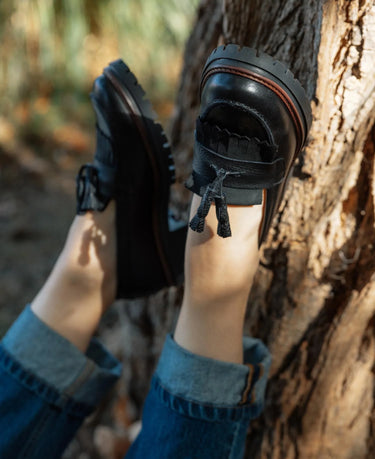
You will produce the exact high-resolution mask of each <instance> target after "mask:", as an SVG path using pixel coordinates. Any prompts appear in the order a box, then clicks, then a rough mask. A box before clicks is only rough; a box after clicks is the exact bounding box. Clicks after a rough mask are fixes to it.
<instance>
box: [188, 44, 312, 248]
mask: <svg viewBox="0 0 375 459" xmlns="http://www.w3.org/2000/svg"><path fill="white" fill-rule="evenodd" d="M310 125H311V109H310V104H309V101H308V99H307V97H306V94H305V92H304V90H303V88H302V86H301V84H300V83H299V81H297V80H296V79H295V78H294V77H293V74H292V73H291V72H290V71H289V70H288V69H286V67H285V66H284V65H283V64H281V63H280V62H278V61H275V60H274V59H273V58H272V57H270V56H268V55H267V54H264V53H258V52H257V51H256V50H254V49H250V48H246V47H239V46H237V45H233V44H230V45H226V46H220V47H219V48H217V49H215V50H214V51H213V52H212V54H211V55H210V57H209V58H208V60H207V62H206V65H205V67H204V70H203V73H202V79H201V109H200V115H199V118H198V120H197V127H196V142H195V149H194V161H193V173H192V176H191V177H190V179H189V180H188V183H187V187H188V188H189V189H190V190H192V191H193V192H194V193H196V194H198V195H200V196H202V201H201V204H200V207H199V208H198V211H197V214H196V215H195V217H194V218H193V219H192V221H191V222H190V227H191V228H192V229H193V230H195V231H198V232H201V231H203V228H204V220H205V217H206V215H207V213H208V211H209V209H210V206H211V203H213V202H214V203H215V205H216V213H217V217H218V234H219V235H220V236H222V237H228V236H230V235H231V229H230V224H229V218H228V213H227V208H226V206H227V204H233V205H246V206H249V205H254V204H262V203H263V206H264V216H263V221H262V224H261V228H260V233H259V244H260V243H261V242H262V241H263V240H264V239H265V237H266V235H267V232H268V230H269V227H270V224H271V221H272V217H273V216H274V214H275V212H276V211H277V209H278V206H279V204H280V201H281V198H282V196H283V192H284V189H285V185H286V182H287V177H288V175H289V172H290V171H291V168H292V165H293V162H294V160H295V159H296V157H297V155H298V154H299V152H300V151H301V149H302V147H303V145H304V143H305V140H306V137H307V133H308V131H309V129H310Z"/></svg>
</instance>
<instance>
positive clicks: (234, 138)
mask: <svg viewBox="0 0 375 459" xmlns="http://www.w3.org/2000/svg"><path fill="white" fill-rule="evenodd" d="M196 138H197V141H198V142H199V143H201V144H202V145H204V146H205V147H206V148H209V149H210V150H213V151H215V152H217V153H219V154H220V155H223V156H227V157H230V158H235V159H246V160H248V161H266V162H271V161H272V160H273V159H274V157H275V154H276V152H277V146H276V145H272V144H270V143H268V142H266V141H264V140H262V141H261V140H259V139H257V138H256V137H246V136H241V135H238V134H236V133H234V132H230V131H228V130H227V129H222V128H220V127H219V126H217V125H215V124H210V123H208V122H207V121H202V120H201V119H200V118H198V119H197V124H196Z"/></svg>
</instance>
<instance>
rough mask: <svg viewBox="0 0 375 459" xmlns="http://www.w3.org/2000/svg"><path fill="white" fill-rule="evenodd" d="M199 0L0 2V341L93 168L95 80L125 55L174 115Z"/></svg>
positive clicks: (45, 265)
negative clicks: (83, 176) (83, 169)
mask: <svg viewBox="0 0 375 459" xmlns="http://www.w3.org/2000/svg"><path fill="white" fill-rule="evenodd" d="M197 4H198V1H197V0H163V1H160V0H96V1H92V0H2V1H1V2H0V40H1V47H0V94H1V97H0V253H1V256H0V292H1V295H0V336H2V335H3V334H4V333H5V331H6V329H7V327H8V326H9V324H10V323H11V321H12V320H13V319H14V318H15V316H16V315H17V314H18V313H19V312H20V310H21V309H22V308H23V307H24V304H25V303H26V302H27V301H30V300H31V299H32V298H33V296H34V295H35V294H36V292H37V291H38V289H39V288H40V287H41V285H42V283H43V282H44V280H45V279H46V276H47V275H48V273H49V271H50V269H51V267H52V265H53V263H54V261H55V259H56V257H57V255H58V253H59V251H60V249H61V248H62V246H63V243H64V239H65V235H66V232H67V229H68V227H69V224H70V222H71V220H72V218H73V216H74V213H75V198H74V193H75V182H74V180H75V174H76V171H77V168H78V166H79V165H80V164H82V163H83V162H87V161H90V160H91V158H92V151H93V148H94V140H95V137H94V132H95V130H94V123H95V121H94V114H93V111H92V109H91V105H90V101H89V92H90V89H91V86H92V82H93V80H94V79H95V78H96V77H97V76H98V75H99V74H101V72H102V69H103V67H105V66H106V65H107V64H108V62H110V61H111V60H114V59H117V58H118V57H122V58H123V59H124V60H125V62H126V63H127V64H128V65H129V67H130V68H131V69H132V71H133V72H134V73H135V74H136V75H137V76H138V78H139V80H140V82H141V84H142V86H143V88H144V89H145V90H146V92H147V94H148V97H149V98H150V99H151V100H152V102H153V104H154V108H155V109H156V111H157V112H158V114H159V117H160V121H162V122H163V123H166V124H168V118H169V117H170V115H171V113H172V111H173V101H174V97H175V94H176V91H177V85H178V80H179V74H180V69H181V64H182V55H183V51H184V43H185V40H186V38H187V37H188V35H189V32H190V29H191V27H192V24H193V21H194V14H195V10H196V7H197Z"/></svg>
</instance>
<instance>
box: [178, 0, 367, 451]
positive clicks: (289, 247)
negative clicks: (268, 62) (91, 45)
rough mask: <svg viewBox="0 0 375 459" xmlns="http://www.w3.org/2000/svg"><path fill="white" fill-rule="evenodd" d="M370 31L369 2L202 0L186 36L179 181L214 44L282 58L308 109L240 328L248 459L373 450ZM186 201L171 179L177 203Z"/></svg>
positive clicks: (184, 173)
mask: <svg viewBox="0 0 375 459" xmlns="http://www.w3.org/2000/svg"><path fill="white" fill-rule="evenodd" d="M374 31H375V5H374V2H373V1H371V0H353V1H350V2H348V1H345V0H338V1H334V0H327V1H323V0H315V1H312V2H299V1H297V0H286V1H281V0H279V1H274V0H272V1H271V0H262V1H260V0H254V1H251V2H249V1H247V0H224V1H222V0H215V1H209V0H203V1H202V2H201V5H200V8H199V11H198V14H197V23H196V26H195V28H194V30H193V33H192V35H191V37H190V40H189V41H188V43H187V47H186V52H185V67H184V70H183V72H182V80H181V86H180V91H179V95H178V98H177V104H176V112H175V117H174V120H173V125H172V129H171V139H172V144H173V148H174V152H175V155H176V163H177V170H178V174H179V182H180V183H181V184H182V182H183V181H184V180H185V179H186V177H187V176H188V174H189V173H190V164H191V158H192V138H193V130H194V121H195V117H196V114H197V109H198V106H199V100H198V85H199V75H200V71H201V68H202V66H203V64H204V61H205V59H206V57H207V56H208V55H209V53H210V51H211V50H212V48H214V47H215V46H216V45H217V44H220V43H229V42H234V43H238V44H240V45H247V46H251V47H256V48H258V49H260V50H262V51H265V52H267V53H269V54H271V55H273V56H274V57H275V58H276V59H278V60H280V61H282V62H284V63H285V64H286V65H287V66H288V67H289V68H290V69H291V70H292V71H293V73H294V74H295V76H296V77H297V78H298V79H299V80H300V81H301V83H302V85H303V86H304V88H305V89H306V92H307V94H308V97H309V98H310V100H311V104H312V109H313V119H314V122H313V126H312V129H311V132H310V135H309V139H308V144H307V146H306V148H305V150H304V152H303V153H302V154H301V155H300V157H299V159H298V161H297V164H296V166H295V168H294V173H293V177H292V178H291V180H290V182H289V185H288V188H287V191H286V194H285V198H284V200H283V203H282V205H281V207H280V210H279V213H278V215H277V216H276V218H275V220H274V224H273V227H272V229H271V231H270V234H269V236H268V239H267V241H266V243H265V244H264V246H263V248H262V263H261V267H260V269H259V273H258V276H257V279H256V283H255V285H254V288H253V290H252V293H251V296H250V300H249V308H248V318H247V322H246V329H247V331H248V332H250V333H251V334H253V335H255V336H258V337H260V338H262V339H263V340H264V341H265V342H266V344H267V345H268V346H269V348H270V350H271V352H272V354H273V366H272V371H271V378H270V382H269V389H268V394H267V406H266V410H265V413H264V416H263V417H262V418H261V420H260V421H258V422H256V423H254V425H253V426H252V428H251V433H250V434H249V438H248V445H247V453H246V457H249V458H250V457H251V458H253V457H264V458H266V457H267V458H282V459H285V458H298V457H300V458H304V459H305V458H330V457H333V458H340V459H341V458H352V459H358V458H370V457H374V456H375V440H374V436H373V432H374V429H375V417H374V395H375V384H374V362H375V348H374V344H375V333H374V332H375V327H374V326H375V302H374V298H375V274H374V271H375V257H374V240H375V231H374V179H373V168H374V160H373V156H374V151H375V128H374V121H375V110H374V106H375V83H374V81H375V71H374V63H375V46H374V45H375V39H374ZM187 200H188V194H187V193H186V192H185V191H184V190H183V188H182V186H180V187H177V191H176V192H175V202H176V203H180V204H176V205H177V206H178V205H180V208H182V209H186V203H187ZM181 203H182V205H181Z"/></svg>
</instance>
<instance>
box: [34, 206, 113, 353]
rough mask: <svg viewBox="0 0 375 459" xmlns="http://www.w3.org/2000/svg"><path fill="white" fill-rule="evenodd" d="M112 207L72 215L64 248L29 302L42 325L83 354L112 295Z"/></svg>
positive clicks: (109, 303)
mask: <svg viewBox="0 0 375 459" xmlns="http://www.w3.org/2000/svg"><path fill="white" fill-rule="evenodd" d="M116 284H117V282H116V230H115V203H114V202H113V201H112V202H111V203H110V204H109V205H108V207H107V208H106V209H105V210H104V211H103V212H87V213H86V214H85V215H79V216H77V217H75V219H74V222H73V224H72V226H71V228H70V231H69V234H68V238H67V240H66V243H65V247H64V249H63V251H62V252H61V254H60V256H59V258H58V260H57V262H56V264H55V266H54V268H53V271H52V273H51V275H50V276H49V278H48V280H47V282H46V283H45V284H44V286H43V287H42V289H41V290H40V292H39V293H38V295H37V296H36V298H35V299H34V301H33V302H32V304H31V309H32V311H33V312H34V314H35V315H36V316H38V317H39V318H40V319H41V320H42V321H43V322H44V323H46V324H47V325H49V326H50V327H51V328H52V329H53V330H55V331H56V332H57V333H59V334H60V335H62V336H63V337H65V338H66V339H67V340H69V341H70V342H71V343H73V344H74V345H75V346H77V348H78V349H80V350H81V351H82V352H86V350H87V347H88V345H89V342H90V340H91V337H92V335H93V334H94V332H95V330H96V328H97V326H98V324H99V321H100V319H101V317H102V315H103V313H104V312H105V310H106V309H107V308H108V307H109V306H110V305H111V304H112V303H113V301H114V299H115V293H116Z"/></svg>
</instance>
